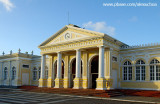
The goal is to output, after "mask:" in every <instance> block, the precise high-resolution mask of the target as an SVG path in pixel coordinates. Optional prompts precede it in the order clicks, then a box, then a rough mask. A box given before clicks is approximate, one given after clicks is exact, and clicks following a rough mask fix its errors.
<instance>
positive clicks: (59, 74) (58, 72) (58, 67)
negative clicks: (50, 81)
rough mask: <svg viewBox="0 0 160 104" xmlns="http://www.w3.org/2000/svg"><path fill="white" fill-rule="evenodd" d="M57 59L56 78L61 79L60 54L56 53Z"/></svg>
mask: <svg viewBox="0 0 160 104" xmlns="http://www.w3.org/2000/svg"><path fill="white" fill-rule="evenodd" d="M57 55H58V59H57V78H59V79H61V78H62V54H61V53H60V52H58V54H57Z"/></svg>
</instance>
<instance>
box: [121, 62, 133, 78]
mask: <svg viewBox="0 0 160 104" xmlns="http://www.w3.org/2000/svg"><path fill="white" fill-rule="evenodd" d="M123 80H132V64H131V62H129V61H126V62H125V63H124V64H123Z"/></svg>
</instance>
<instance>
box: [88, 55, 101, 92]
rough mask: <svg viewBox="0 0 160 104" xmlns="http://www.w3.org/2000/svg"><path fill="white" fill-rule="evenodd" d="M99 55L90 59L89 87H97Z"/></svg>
mask: <svg viewBox="0 0 160 104" xmlns="http://www.w3.org/2000/svg"><path fill="white" fill-rule="evenodd" d="M98 66H99V56H98V55H95V56H93V57H92V58H91V59H90V71H89V72H90V73H89V81H90V82H89V88H92V89H95V88H96V79H97V78H98Z"/></svg>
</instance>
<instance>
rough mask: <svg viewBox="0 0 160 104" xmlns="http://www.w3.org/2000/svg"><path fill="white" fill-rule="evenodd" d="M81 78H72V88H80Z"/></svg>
mask: <svg viewBox="0 0 160 104" xmlns="http://www.w3.org/2000/svg"><path fill="white" fill-rule="evenodd" d="M82 81H83V80H82V78H74V87H73V89H82Z"/></svg>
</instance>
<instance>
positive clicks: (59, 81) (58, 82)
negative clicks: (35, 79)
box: [54, 78, 63, 88]
mask: <svg viewBox="0 0 160 104" xmlns="http://www.w3.org/2000/svg"><path fill="white" fill-rule="evenodd" d="M54 88H63V79H59V78H56V79H55V87H54Z"/></svg>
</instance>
